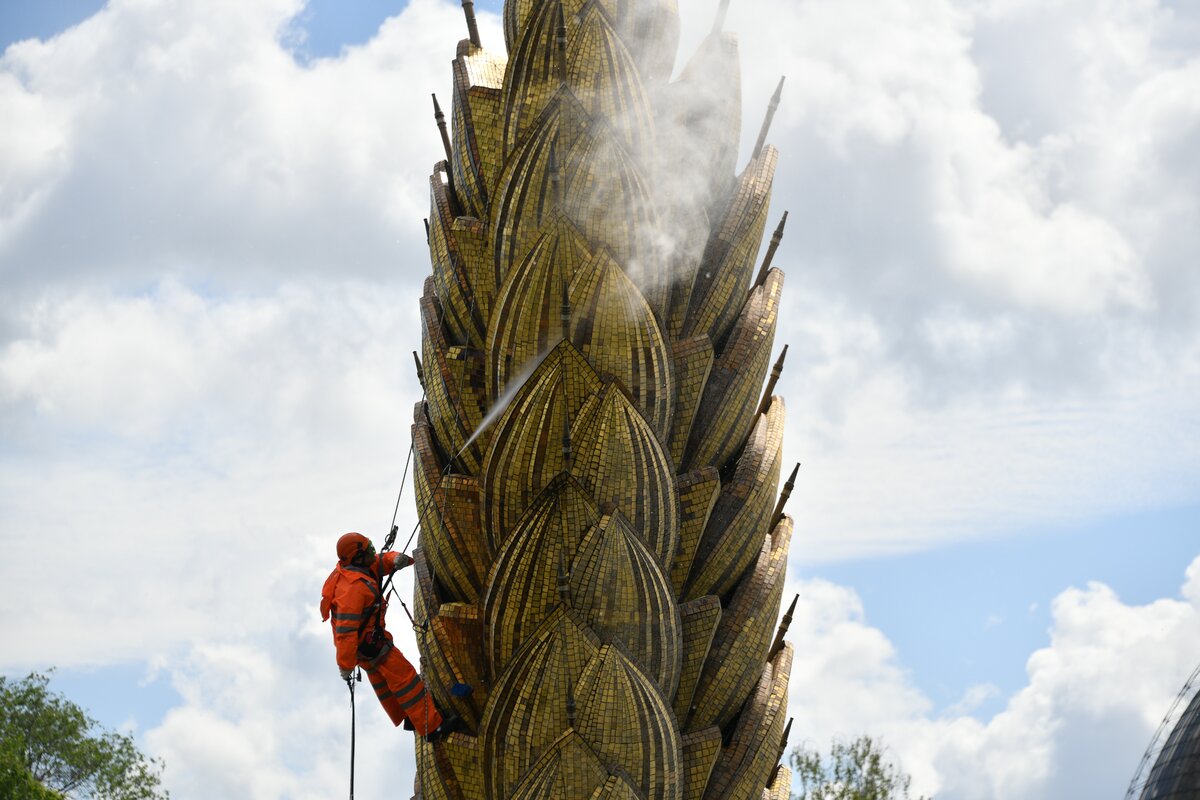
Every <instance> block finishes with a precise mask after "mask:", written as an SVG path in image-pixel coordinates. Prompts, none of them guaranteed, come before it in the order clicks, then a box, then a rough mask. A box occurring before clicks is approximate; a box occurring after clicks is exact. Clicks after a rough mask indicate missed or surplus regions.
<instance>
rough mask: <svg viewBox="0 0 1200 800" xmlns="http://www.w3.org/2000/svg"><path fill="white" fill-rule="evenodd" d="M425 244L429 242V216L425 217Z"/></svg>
mask: <svg viewBox="0 0 1200 800" xmlns="http://www.w3.org/2000/svg"><path fill="white" fill-rule="evenodd" d="M425 244H429V217H426V218H425Z"/></svg>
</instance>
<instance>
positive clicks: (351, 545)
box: [337, 533, 371, 564]
mask: <svg viewBox="0 0 1200 800" xmlns="http://www.w3.org/2000/svg"><path fill="white" fill-rule="evenodd" d="M370 546H371V540H370V539H368V538H367V537H365V536H363V535H362V534H361V533H343V534H342V536H341V538H339V539H338V541H337V555H338V560H339V561H341V562H342V563H343V564H348V563H350V559H352V558H354V557H355V556H356V555H358V554H359V553H360V552H362V551H363V550H366V549H367V548H368V547H370Z"/></svg>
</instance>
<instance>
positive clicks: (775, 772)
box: [767, 717, 796, 788]
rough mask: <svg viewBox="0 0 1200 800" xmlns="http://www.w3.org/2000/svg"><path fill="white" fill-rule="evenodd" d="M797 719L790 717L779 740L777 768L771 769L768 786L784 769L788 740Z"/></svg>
mask: <svg viewBox="0 0 1200 800" xmlns="http://www.w3.org/2000/svg"><path fill="white" fill-rule="evenodd" d="M795 721H796V718H795V717H788V721H787V725H786V726H784V729H783V736H782V737H781V738H780V740H779V755H778V756H776V758H775V769H773V770H771V779H770V780H769V781H767V787H768V788H769V787H771V786H774V785H775V779H776V778H778V777H779V770H781V769H783V754H784V753H786V752H787V741H788V738H789V737H790V736H791V735H792V723H793V722H795Z"/></svg>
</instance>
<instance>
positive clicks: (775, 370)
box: [754, 344, 788, 416]
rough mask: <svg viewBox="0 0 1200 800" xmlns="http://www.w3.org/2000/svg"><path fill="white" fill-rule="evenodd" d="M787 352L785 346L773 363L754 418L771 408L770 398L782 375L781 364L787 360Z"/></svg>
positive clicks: (786, 346)
mask: <svg viewBox="0 0 1200 800" xmlns="http://www.w3.org/2000/svg"><path fill="white" fill-rule="evenodd" d="M787 351H788V345H786V344H785V345H784V346H783V352H781V353H780V354H779V358H778V359H777V360H776V361H775V366H773V367H771V377H770V379H768V380H767V387H766V388H765V389H763V393H762V400H760V401H759V402H758V411H756V412H754V415H755V416H758V415H759V414H765V413H767V411H769V410H770V408H771V397H772V396H773V395H774V394H775V384H777V383H779V376H780V375H782V374H783V362H784V360H785V359H787Z"/></svg>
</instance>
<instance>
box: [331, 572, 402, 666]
mask: <svg viewBox="0 0 1200 800" xmlns="http://www.w3.org/2000/svg"><path fill="white" fill-rule="evenodd" d="M398 558H407V557H406V556H404V555H403V554H402V553H383V554H382V555H380V556H378V557H376V559H375V563H374V564H372V565H371V566H370V567H369V568H368V567H357V566H352V565H350V564H338V565H337V566H336V567H334V568H333V572H331V573H329V577H328V578H326V579H325V586H324V587H322V588H321V621H322V622H323V621H325V620H329V624H330V625H331V626H332V628H333V644H334V647H335V648H337V663H338V666H339V667H341V668H342V669H353V668H354V665H355V664H357V663H358V645H359V643H360V642H362V641H363V640H364V639H366V638H367V637H368V636H370V635H371V633H372V631H374V630H375V621H376V619H377V618H378V619H379V620H381V621H382V619H383V617H382V616H379V617H377V616H376V610H375V604H376V603H380V604H382V606H383V612H384V613H386V612H387V599H386V598H384V597H383V596H382V595H381V594H380V591H379V586H380V583H379V577H380V576H381V575H388V574H390V573H392V572H394V571H395V570H396V566H397V565H396V560H397V559H398ZM401 563H402V564H407V563H408V562H407V560H406V561H403V562H401ZM379 627H380V633H381V634H382V635H383V636H384V638H386V639H387V640H388V641H391V638H392V635H391V634H390V633H388V632H387V631H386V630H383V626H382V625H380V626H379Z"/></svg>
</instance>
